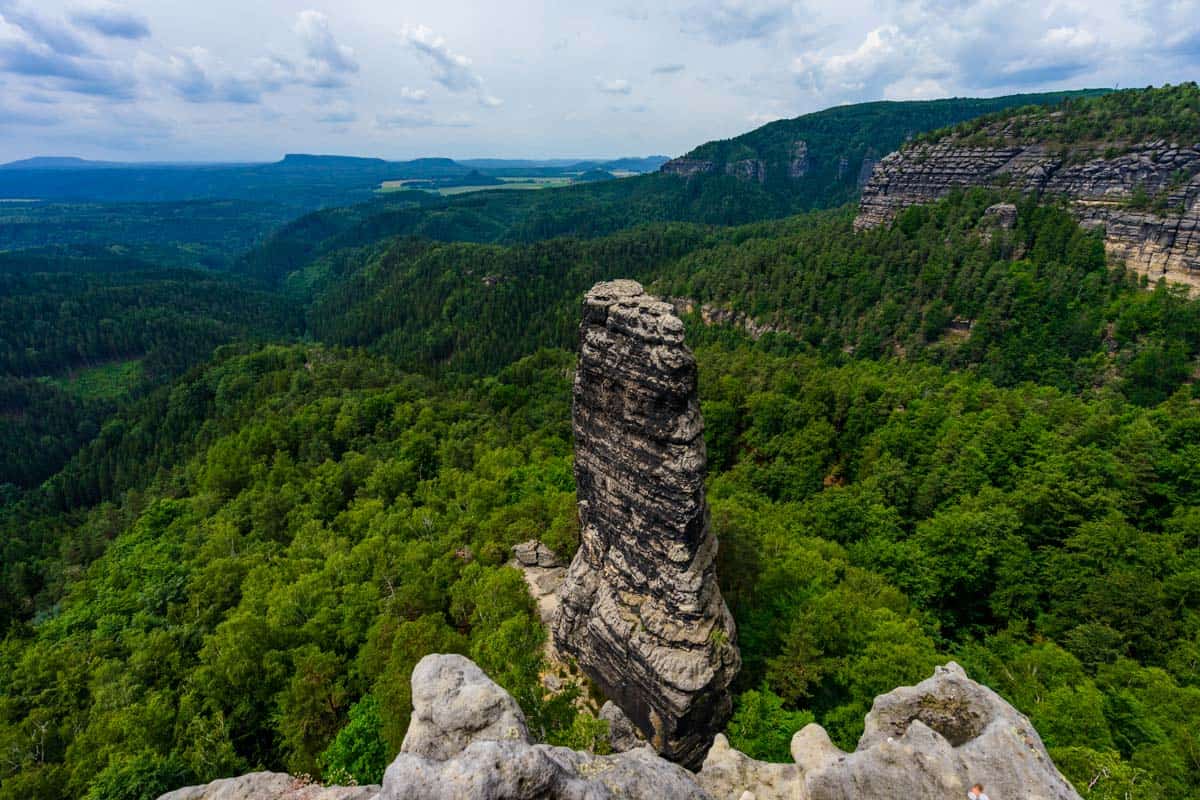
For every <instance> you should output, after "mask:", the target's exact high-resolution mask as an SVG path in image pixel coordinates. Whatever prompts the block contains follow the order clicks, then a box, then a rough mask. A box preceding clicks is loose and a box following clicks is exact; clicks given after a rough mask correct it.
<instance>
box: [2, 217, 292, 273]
mask: <svg viewBox="0 0 1200 800" xmlns="http://www.w3.org/2000/svg"><path fill="white" fill-rule="evenodd" d="M295 216H296V213H295V212H294V211H293V210H291V209H289V208H288V207H286V206H284V205H281V204H278V203H267V202H262V201H255V202H251V201H238V200H197V201H193V202H186V203H184V202H179V203H0V272H77V271H82V270H90V271H108V272H113V271H117V270H118V269H122V268H123V269H125V270H129V269H136V268H137V267H136V265H135V266H130V263H131V262H141V263H143V264H146V265H153V266H157V267H192V268H196V267H202V268H205V269H228V268H229V267H230V266H231V265H232V264H233V262H234V261H235V260H236V258H237V256H238V255H239V254H240V253H243V252H245V251H246V250H248V249H249V248H251V247H253V246H255V245H257V244H259V243H260V242H261V241H262V240H264V239H265V238H266V237H267V236H268V234H270V233H271V232H272V231H274V230H275V229H276V228H278V227H279V226H280V225H282V224H284V223H285V222H288V221H289V220H291V219H292V218H294V217H295Z"/></svg>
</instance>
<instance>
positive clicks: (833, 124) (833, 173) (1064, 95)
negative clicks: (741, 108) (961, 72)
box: [661, 89, 1109, 210]
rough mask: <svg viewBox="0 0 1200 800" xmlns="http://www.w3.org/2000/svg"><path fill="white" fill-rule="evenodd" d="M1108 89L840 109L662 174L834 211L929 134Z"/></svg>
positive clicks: (729, 142)
mask: <svg viewBox="0 0 1200 800" xmlns="http://www.w3.org/2000/svg"><path fill="white" fill-rule="evenodd" d="M1108 91H1109V90H1108V89H1083V90H1079V91H1065V92H1047V93H1042V94H1016V95H1007V96H1004V97H993V98H962V97H956V98H947V99H943V100H905V101H879V102H872V103H859V104H856V105H847V106H835V107H834V108H828V109H825V110H824V111H818V112H815V113H812V114H805V115H803V116H799V117H795V118H793V119H783V120H778V121H776V122H771V123H768V124H766V125H763V126H762V127H760V128H756V129H754V130H752V131H750V132H748V133H744V134H742V135H741V136H736V137H734V138H732V139H724V140H715V141H710V142H706V143H705V144H702V145H700V146H699V147H696V148H694V149H693V150H691V151H689V152H688V153H686V154H685V155H683V156H681V157H679V158H676V159H673V160H671V161H668V162H667V163H666V164H664V165H663V167H662V170H661V171H662V172H664V173H667V174H671V175H678V176H681V177H685V178H689V179H693V178H697V177H704V178H711V177H718V176H732V177H734V178H737V179H739V180H742V181H747V182H753V183H758V184H761V185H763V186H764V187H765V188H766V189H767V190H768V191H771V192H774V193H777V194H781V195H785V196H791V197H793V198H795V201H796V205H797V210H804V209H809V208H816V207H829V206H832V205H840V204H841V203H845V202H848V201H850V200H853V199H855V198H856V197H857V196H858V193H859V191H860V190H861V189H862V187H863V186H864V185H865V184H866V182H867V180H868V179H869V178H870V176H871V171H872V170H873V169H874V167H875V164H876V163H877V162H878V161H879V160H880V159H881V158H883V157H884V156H885V155H887V154H888V153H891V152H892V151H894V150H896V149H897V148H898V147H900V146H901V145H902V144H903V143H904V142H905V141H907V140H908V139H910V138H912V137H914V136H917V135H918V134H921V133H923V132H925V131H931V130H934V129H938V128H943V127H946V126H949V125H954V124H956V123H959V122H963V121H966V120H969V119H973V118H976V117H979V116H981V115H985V114H989V113H993V112H998V111H1002V110H1004V109H1008V108H1015V107H1020V106H1030V105H1037V106H1046V105H1054V104H1057V103H1060V102H1062V101H1063V100H1066V99H1068V98H1072V97H1086V96H1093V95H1098V94H1104V93H1106V92H1108Z"/></svg>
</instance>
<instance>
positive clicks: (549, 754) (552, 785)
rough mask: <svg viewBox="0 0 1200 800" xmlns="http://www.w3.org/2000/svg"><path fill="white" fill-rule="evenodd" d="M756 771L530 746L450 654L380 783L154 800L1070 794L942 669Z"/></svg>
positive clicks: (806, 732) (968, 685)
mask: <svg viewBox="0 0 1200 800" xmlns="http://www.w3.org/2000/svg"><path fill="white" fill-rule="evenodd" d="M792 757H793V763H791V764H767V763H764V762H761V761H755V760H754V759H752V758H749V757H748V756H746V755H744V754H742V753H740V752H738V751H737V750H734V749H733V748H731V747H730V746H729V743H728V742H727V741H726V740H725V737H724V736H720V735H718V736H717V738H716V742H715V743H714V744H713V747H712V749H711V750H710V751H709V753H708V758H707V759H705V762H704V768H703V769H702V770H701V771H700V772H699V774H693V773H691V772H688V771H687V770H685V769H683V768H682V767H680V766H679V765H677V764H672V763H671V762H669V761H667V760H665V759H663V758H662V757H660V756H659V755H657V754H656V753H655V752H654V751H653V750H652V749H651V748H650V747H648V746H640V747H635V748H634V749H631V750H629V751H627V752H624V753H620V754H617V755H610V756H597V755H593V754H591V753H581V752H577V751H574V750H568V749H566V748H563V747H551V746H549V745H544V744H534V743H533V742H532V739H531V737H530V735H529V731H528V729H527V728H526V727H525V718H524V716H523V715H522V714H521V712H520V709H518V708H517V705H516V703H515V702H514V701H513V699H512V697H510V696H509V695H508V693H507V692H505V691H504V690H503V689H501V688H500V687H499V686H497V685H496V684H495V683H493V682H492V681H491V680H489V679H488V678H487V677H486V676H485V675H484V674H483V673H482V672H481V671H480V670H479V668H478V667H477V666H475V664H473V663H472V662H470V661H469V660H467V659H465V658H463V657H462V656H456V655H431V656H426V657H425V658H424V659H422V660H421V662H420V663H419V664H418V665H417V668H416V670H414V671H413V721H412V723H411V725H410V727H409V730H408V735H407V736H406V738H405V740H404V745H403V749H402V751H401V753H400V755H399V756H397V757H396V760H395V761H393V762H392V764H391V766H389V767H388V769H387V773H386V775H385V776H384V779H383V786H382V787H378V786H372V787H319V786H313V785H311V784H304V783H302V782H300V781H297V780H296V779H294V778H290V777H289V776H287V775H279V774H276V773H254V774H252V775H246V776H243V777H241V778H230V779H226V780H223V781H216V782H214V783H211V784H209V785H208V786H198V787H191V788H188V789H180V790H178V791H175V792H172V793H170V794H168V795H164V796H163V797H162V798H160V799H159V800H250V798H253V799H254V800H617V798H622V799H623V800H677V799H679V800H898V798H920V800H962V798H964V797H966V792H967V789H968V788H969V787H970V786H971V784H973V783H975V782H980V783H983V784H984V786H985V787H987V790H988V792H989V794H990V795H991V796H992V797H995V798H997V800H1009V799H1013V800H1015V798H1022V800H1079V795H1078V794H1076V792H1075V790H1074V789H1072V788H1071V786H1070V785H1069V784H1068V783H1067V781H1066V780H1065V779H1063V777H1062V775H1060V774H1059V772H1058V770H1057V769H1055V767H1054V764H1053V763H1052V762H1051V761H1050V757H1049V756H1048V755H1047V753H1046V749H1045V747H1043V746H1042V741H1041V739H1039V738H1038V735H1037V732H1036V731H1034V729H1033V726H1032V725H1030V723H1029V720H1028V719H1026V718H1025V717H1024V716H1022V715H1021V714H1019V713H1018V712H1017V711H1016V710H1015V709H1014V708H1013V707H1012V706H1010V705H1008V704H1007V703H1005V702H1004V701H1003V700H1002V699H1001V698H1000V697H999V696H998V695H996V694H995V693H994V692H992V691H991V690H990V689H987V688H986V687H984V686H980V685H979V684H977V683H975V682H974V681H972V680H971V679H970V678H968V677H967V676H966V673H964V672H963V670H962V668H961V667H959V666H958V665H957V664H954V663H950V664H947V665H946V666H945V667H939V668H938V669H937V670H936V671H935V673H934V675H933V677H932V678H930V679H928V680H925V681H922V682H921V683H919V684H917V685H916V686H909V687H904V688H900V689H896V690H895V691H893V692H891V693H889V694H885V695H882V696H881V697H879V698H877V699H876V700H875V705H874V708H872V709H871V712H870V714H868V715H867V719H866V731H865V732H864V733H863V736H862V739H861V740H860V741H859V745H858V749H857V750H856V751H855V752H853V753H844V752H842V751H841V750H839V749H838V748H837V747H835V746H834V745H833V744H832V743H831V742H830V741H829V736H828V735H827V734H826V733H825V731H824V729H823V728H821V727H820V726H819V725H809V726H807V727H805V728H804V729H803V730H801V731H799V732H798V733H796V735H795V736H794V737H793V738H792Z"/></svg>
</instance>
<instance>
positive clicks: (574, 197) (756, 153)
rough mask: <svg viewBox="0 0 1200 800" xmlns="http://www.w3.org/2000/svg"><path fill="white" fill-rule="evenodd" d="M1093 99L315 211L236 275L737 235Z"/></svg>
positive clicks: (771, 141)
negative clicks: (519, 186)
mask: <svg viewBox="0 0 1200 800" xmlns="http://www.w3.org/2000/svg"><path fill="white" fill-rule="evenodd" d="M1098 91H1100V90H1098ZM1094 93H1095V92H1053V93H1047V94H1026V95H1008V96H1005V97H998V98H990V99H952V100H938V101H930V102H918V101H908V102H895V103H862V104H857V105H849V106H841V107H838V108H833V109H828V110H826V111H822V112H818V113H816V114H808V115H805V116H802V117H797V118H796V119H793V120H781V121H779V122H773V123H770V124H768V125H765V126H763V127H761V128H758V129H756V130H754V131H751V132H750V133H747V134H744V135H743V136H740V137H738V138H736V139H732V140H729V141H725V142H710V143H708V144H706V145H702V146H701V147H699V148H697V149H696V150H694V151H692V152H691V153H689V154H688V155H687V156H686V157H685V159H693V160H700V161H707V162H711V163H712V164H713V165H714V166H713V169H712V170H711V172H712V174H707V173H706V174H701V175H692V176H691V177H689V178H686V179H685V178H681V177H679V176H678V175H674V174H658V175H643V176H639V177H635V178H626V179H623V180H619V181H603V182H601V183H599V184H598V185H580V186H572V187H568V188H565V189H556V190H553V191H548V192H529V193H520V196H517V197H514V196H511V195H510V193H508V192H504V193H499V192H491V193H488V192H483V193H478V194H473V195H471V196H469V197H460V198H452V199H450V200H448V201H444V202H440V203H438V202H430V201H428V199H425V200H424V201H422V200H421V199H417V201H416V205H414V206H411V207H408V208H404V209H391V208H379V207H377V205H375V204H363V205H360V206H354V207H351V208H349V209H328V210H324V211H318V212H315V213H313V214H310V215H308V216H306V217H303V218H301V219H299V220H297V221H295V222H294V223H292V224H290V225H287V226H285V227H283V228H282V229H281V230H280V231H279V232H278V233H277V234H276V235H275V236H273V237H272V238H271V239H270V240H269V241H268V242H266V243H264V244H263V246H261V247H259V248H256V249H255V250H253V251H251V252H250V253H249V254H248V255H247V257H246V258H245V259H244V260H243V262H242V264H241V267H240V268H241V269H242V270H244V271H246V272H248V273H249V274H252V275H255V276H256V277H259V278H261V279H263V280H265V281H275V282H277V281H281V280H283V279H284V278H286V277H287V276H288V275H289V274H291V273H292V272H294V271H296V270H299V269H302V268H303V267H304V266H305V265H307V264H308V263H309V262H310V261H312V260H313V259H314V258H317V257H319V256H321V255H324V254H328V253H332V252H335V251H336V250H338V249H341V248H349V247H361V246H364V245H369V244H374V243H377V242H379V241H380V240H382V239H385V238H387V237H390V236H403V235H411V236H421V237H425V238H430V239H436V240H439V241H468V242H481V243H502V244H514V243H529V242H535V241H541V240H544V239H550V238H554V237H558V236H577V237H584V238H588V237H594V236H603V235H606V234H610V233H614V232H616V231H619V230H623V229H625V228H629V227H631V226H635V225H642V224H646V223H651V222H668V221H670V222H695V223H702V224H710V225H739V224H745V223H749V222H753V221H756V220H763V219H772V218H778V217H784V216H787V215H789V214H795V213H796V212H798V211H805V210H811V209H828V208H835V207H837V206H840V205H842V204H843V203H846V202H848V201H850V200H852V199H854V198H855V197H857V196H858V191H859V189H860V187H861V181H860V180H859V172H860V170H861V168H862V162H863V159H864V158H865V157H867V156H870V157H871V158H879V157H880V156H882V155H885V154H886V153H888V152H890V151H891V150H893V149H895V148H896V147H898V146H899V145H900V144H901V143H902V142H903V141H904V140H905V139H906V137H910V136H913V135H916V134H918V133H921V132H924V131H928V130H931V129H934V128H941V127H943V126H945V125H949V124H952V123H955V122H960V121H963V120H968V119H971V118H973V117H976V116H978V115H980V114H987V113H989V112H993V111H996V110H998V109H1003V108H1008V107H1012V106H1026V105H1031V104H1032V105H1051V104H1054V103H1057V102H1060V101H1061V100H1062V99H1063V98H1066V97H1076V96H1087V95H1091V94H1094ZM801 139H803V140H805V141H806V142H808V147H809V151H808V152H809V155H807V156H806V157H805V158H806V159H808V162H809V165H808V166H807V167H805V171H804V175H800V176H792V175H790V174H789V173H788V164H789V163H790V160H792V159H793V157H794V153H793V146H794V143H795V141H797V140H801ZM843 158H845V159H846V161H845V163H842V159H843ZM738 159H761V160H763V161H764V162H765V163H767V164H769V165H771V166H770V168H769V169H768V171H767V172H766V173H765V179H764V180H762V181H759V180H757V179H752V180H746V179H744V176H743V177H738V176H737V175H733V174H725V171H724V165H725V164H726V163H732V162H734V161H736V160H738ZM868 172H869V169H868ZM408 194H409V193H405V195H406V196H407V195H408ZM399 200H400V198H389V201H390V202H396V201H399Z"/></svg>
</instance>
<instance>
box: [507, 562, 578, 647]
mask: <svg viewBox="0 0 1200 800" xmlns="http://www.w3.org/2000/svg"><path fill="white" fill-rule="evenodd" d="M513 566H515V567H516V568H517V569H519V570H521V575H523V576H524V578H525V585H527V586H528V587H529V595H530V596H531V597H532V598H533V601H534V602H535V603H537V609H538V617H539V618H540V619H541V620H542V624H543V625H545V626H546V627H550V625H552V624H553V623H554V618H555V616H556V615H557V614H558V591H559V589H561V588H562V584H563V580H564V579H565V578H566V576H567V565H566V564H565V563H563V562H562V561H561V560H560V559H559V557H558V556H557V555H556V554H555V552H554V551H553V550H551V549H550V548H549V547H546V545H544V544H542V543H541V542H539V541H538V540H537V539H533V540H530V541H528V542H522V543H521V544H518V545H514V546H513ZM547 644H548V645H549V646H550V649H549V651H548V652H547V655H548V656H550V657H551V658H553V647H552V644H553V643H552V642H547Z"/></svg>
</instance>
